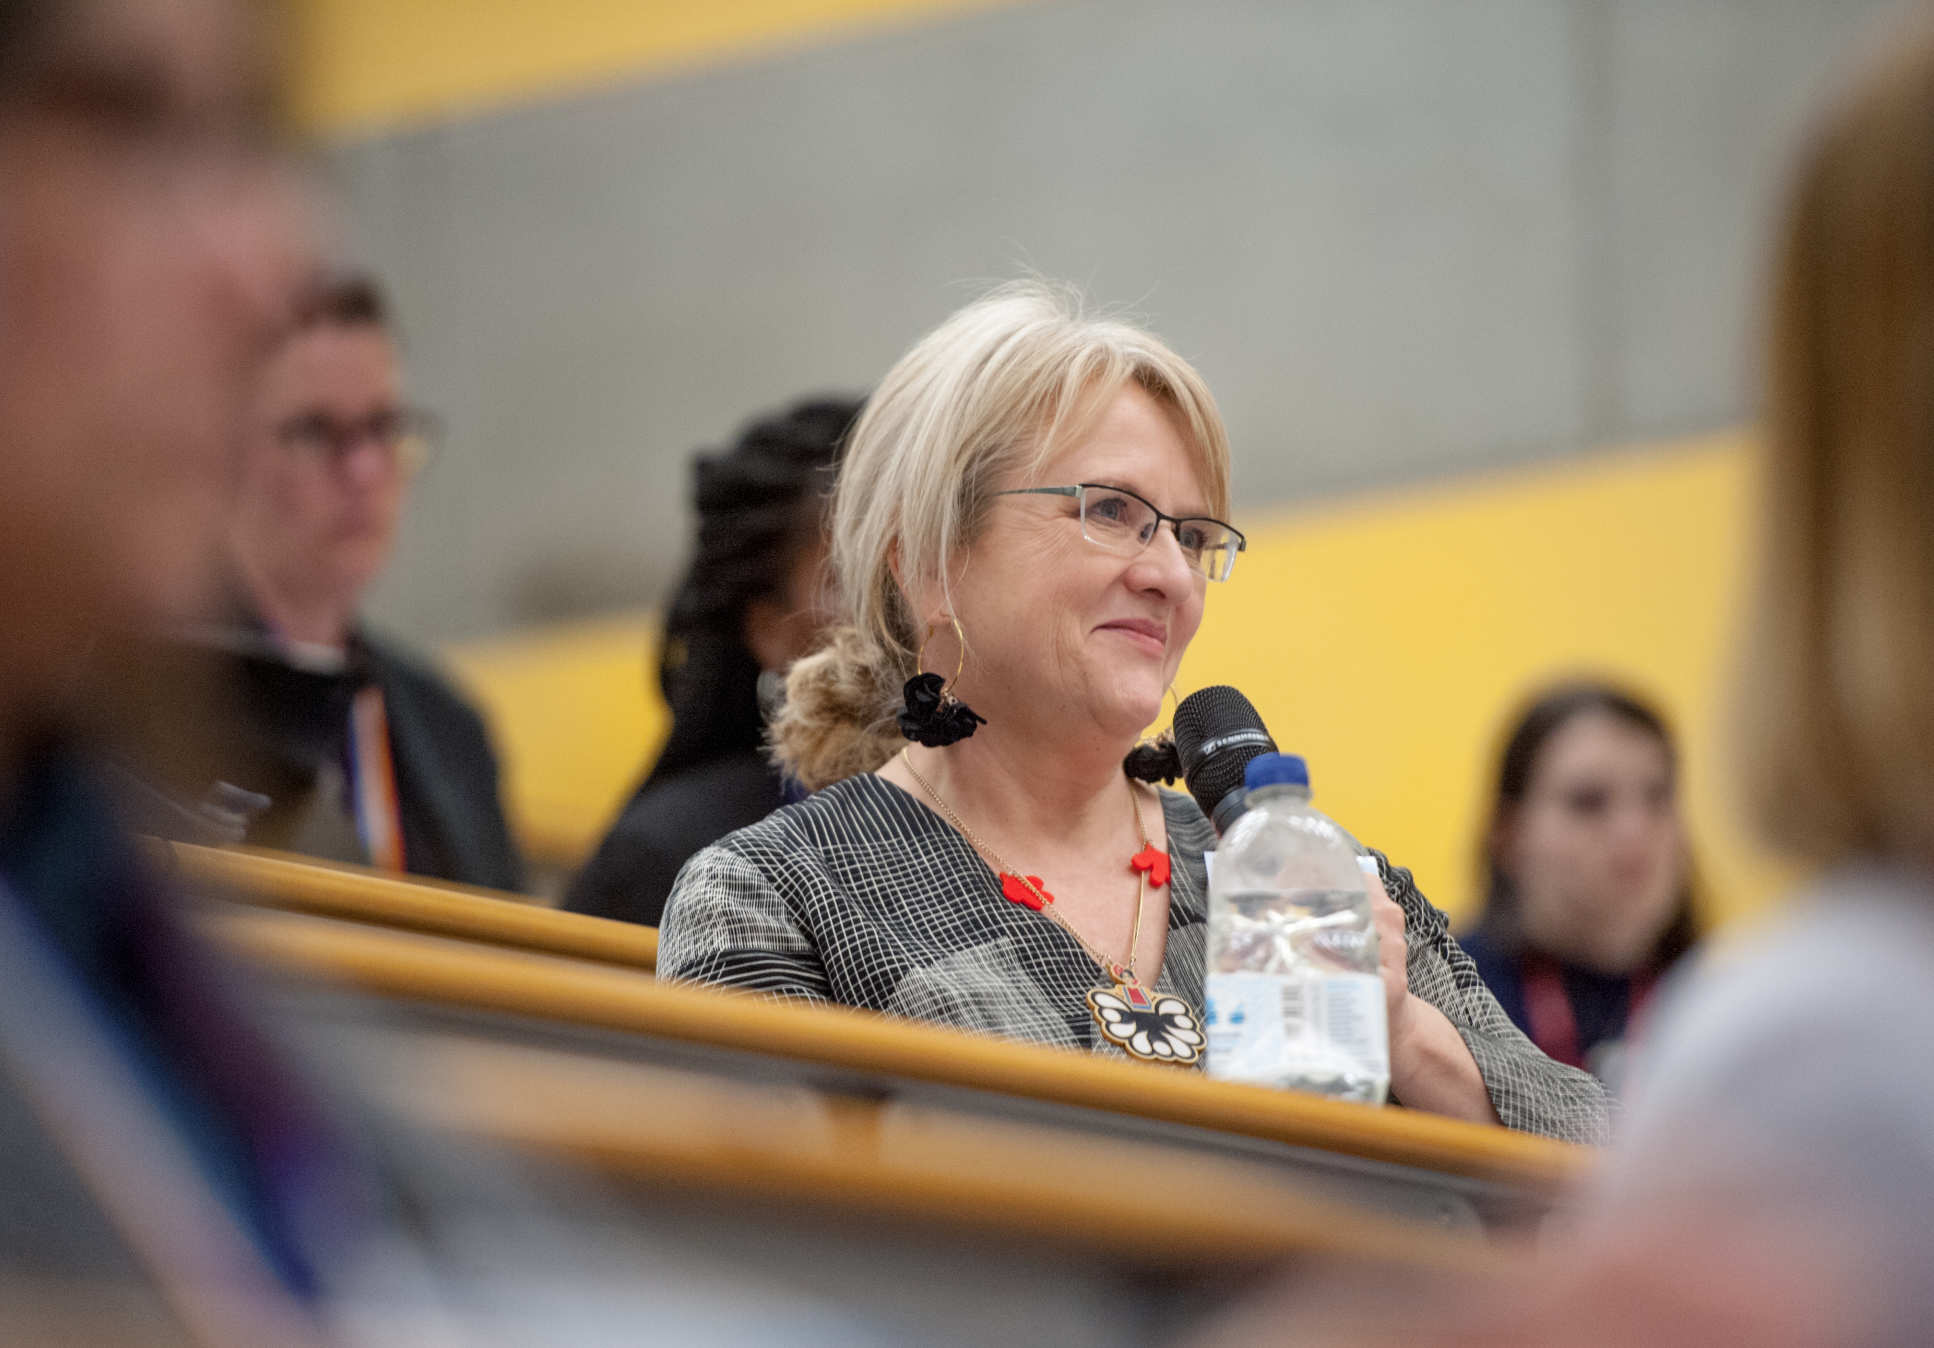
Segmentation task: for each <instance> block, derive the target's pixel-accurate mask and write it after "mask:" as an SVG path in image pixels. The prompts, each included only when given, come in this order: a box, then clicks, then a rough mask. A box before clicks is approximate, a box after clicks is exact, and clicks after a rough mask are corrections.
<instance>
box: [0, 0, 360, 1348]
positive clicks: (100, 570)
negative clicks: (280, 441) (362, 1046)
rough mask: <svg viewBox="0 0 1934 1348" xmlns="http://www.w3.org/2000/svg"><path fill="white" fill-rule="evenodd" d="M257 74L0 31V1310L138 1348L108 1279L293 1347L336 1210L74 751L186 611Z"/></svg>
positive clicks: (32, 30) (199, 563)
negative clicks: (132, 635) (113, 672)
mask: <svg viewBox="0 0 1934 1348" xmlns="http://www.w3.org/2000/svg"><path fill="white" fill-rule="evenodd" d="M270 42H271V34H270V32H269V31H268V29H267V27H266V26H265V24H264V22H263V19H262V15H261V13H260V11H259V10H257V9H256V8H255V7H254V6H250V5H245V4H241V3H235V2H234V0H65V2H63V3H43V4H8V5H5V6H4V7H0V184H3V185H4V187H3V190H0V199H4V201H5V203H6V208H5V210H4V211H0V346H3V347H4V354H0V465H4V479H5V482H6V490H5V491H3V492H0V572H4V574H5V575H6V577H7V579H6V583H5V585H4V586H0V1167H4V1170H3V1171H0V1178H3V1179H4V1183H0V1282H3V1283H5V1284H6V1286H5V1288H4V1289H0V1310H4V1311H5V1312H6V1313H8V1314H15V1313H23V1308H25V1307H28V1306H29V1305H30V1304H31V1293H32V1289H33V1288H35V1287H43V1288H45V1287H52V1288H55V1289H59V1288H62V1287H65V1288H68V1289H70V1291H69V1295H68V1297H67V1299H66V1301H65V1303H64V1307H65V1310H67V1311H69V1312H73V1313H76V1314H80V1315H82V1316H83V1317H85V1316H86V1315H87V1314H89V1313H99V1314H100V1315H102V1316H109V1317H111V1315H112V1314H113V1313H116V1312H121V1311H125V1312H126V1313H127V1314H128V1315H129V1317H130V1319H131V1321H134V1322H140V1323H143V1324H144V1325H146V1324H147V1321H148V1319H149V1316H148V1312H149V1311H152V1310H154V1309H155V1307H154V1306H153V1305H152V1304H140V1303H141V1298H139V1297H136V1298H135V1302H134V1303H129V1302H124V1301H119V1300H117V1299H116V1297H115V1296H114V1295H111V1294H109V1290H108V1289H111V1288H115V1287H119V1286H121V1285H123V1283H124V1281H125V1280H127V1279H129V1278H130V1276H132V1278H133V1279H134V1280H135V1281H136V1282H142V1281H145V1282H146V1283H147V1285H149V1286H152V1287H155V1288H159V1289H160V1294H161V1297H162V1299H163V1300H165V1301H167V1302H168V1303H170V1309H171V1310H172V1311H173V1312H174V1313H175V1314H176V1315H178V1316H179V1317H180V1318H181V1320H182V1321H184V1322H186V1324H187V1326H188V1328H189V1330H190V1332H192V1333H195V1334H197V1335H199V1336H201V1337H204V1338H216V1339H222V1340H225V1341H240V1340H242V1339H244V1338H247V1337H251V1336H252V1337H253V1338H254V1341H256V1342H281V1341H294V1340H290V1339H288V1338H286V1337H285V1336H287V1335H293V1334H297V1333H299V1332H301V1329H302V1320H303V1318H304V1317H303V1316H301V1315H300V1313H299V1312H297V1311H295V1310H294V1309H293V1308H295V1307H296V1306H298V1305H299V1304H300V1303H301V1302H302V1301H303V1300H304V1298H305V1297H306V1296H307V1295H308V1294H309V1293H310V1291H311V1290H312V1289H313V1288H314V1287H315V1276H316V1268H315V1265H314V1263H313V1262H312V1258H311V1255H312V1254H313V1247H312V1246H311V1245H310V1243H309V1239H308V1238H309V1237H310V1236H312V1235H320V1233H321V1231H322V1230H324V1229H328V1230H331V1231H334V1230H337V1229H340V1226H339V1222H338V1219H339V1218H342V1217H343V1216H344V1215H345V1214H346V1213H348V1212H349V1211H351V1210H353V1209H354V1208H355V1207H356V1204H357V1198H358V1196H357V1194H356V1192H355V1190H354V1186H353V1185H341V1186H339V1185H338V1184H337V1183H336V1182H335V1181H336V1178H337V1176H336V1173H335V1170H334V1167H333V1164H332V1161H331V1153H330V1152H329V1150H328V1148H327V1147H326V1145H323V1144H322V1143H321V1141H320V1134H319V1133H318V1132H317V1131H316V1130H314V1129H312V1128H311V1127H310V1126H309V1121H310V1115H309V1114H308V1112H307V1111H306V1109H305V1108H304V1106H303V1104H302V1102H301V1100H300V1097H299V1093H298V1092H297V1091H296V1090H294V1089H293V1088H291V1087H290V1086H289V1085H288V1083H287V1082H286V1081H285V1080H284V1079H283V1078H282V1077H281V1076H280V1075H279V1074H278V1072H277V1071H276V1070H275V1069H274V1068H273V1067H272V1066H270V1065H269V1059H268V1055H266V1054H265V1053H264V1052H263V1051H262V1049H261V1046H260V1044H259V1043H258V1041H257V1040H256V1038H255V1036H254V1034H253V1032H252V1030H251V1029H250V1027H249V1024H248V1022H247V1021H246V1019H245V1018H244V1017H241V1016H237V1015H232V1014H229V1013H228V1011H227V1010H226V1008H225V1006H224V1004H223V1001H222V998H221V996H220V994H219V991H218V990H217V989H215V988H214V987H213V986H212V985H211V984H210V982H209V980H207V979H206V978H205V976H204V965H203V963H202V961H201V960H200V959H199V958H198V953H197V952H196V951H194V950H193V949H192V947H191V943H190V942H188V940H187V939H186V937H185V935H184V933H183V932H182V931H181V930H180V929H179V928H178V927H177V926H176V925H175V923H174V922H173V920H172V914H171V912H170V911H169V906H168V905H167V904H166V903H165V902H164V901H163V900H162V898H161V896H160V895H159V894H158V893H157V891H156V889H155V887H154V886H153V884H152V883H151V882H149V881H148V880H147V879H146V878H145V877H144V876H143V874H142V872H141V868H140V867H139V865H138V864H137V863H136V862H135V859H134V858H133V856H132V854H131V852H130V850H129V849H128V848H127V846H126V845H125V844H124V843H123V842H122V841H121V839H120V838H119V836H118V835H117V833H116V832H115V829H114V827H113V825H112V824H111V822H110V820H109V817H108V813H107V810H106V807H105V805H104V804H103V797H102V794H101V790H100V788H98V787H97V785H96V782H95V778H94V773H93V770H92V768H91V767H90V764H89V761H88V758H87V755H86V754H85V752H84V751H83V749H82V747H81V741H82V739H83V738H84V735H83V731H84V729H85V723H86V722H87V721H88V719H89V717H90V714H91V712H92V710H93V708H92V706H91V705H90V693H89V686H88V682H87V678H86V675H87V673H88V668H89V666H88V656H89V654H90V651H91V649H92V647H93V644H94V642H95V640H96V638H97V636H98V635H99V634H100V633H101V632H102V631H103V629H111V628H114V627H117V626H122V625H141V624H147V623H152V622H156V621H160V620H165V619H167V618H170V617H179V616H180V615H182V614H183V613H185V612H188V611H189V610H190V609H191V607H192V605H193V604H194V602H195V601H196V599H197V597H198V596H199V594H200V593H201V592H202V591H203V588H204V586H205V583H206V581H207V579H208V576H209V571H210V564H211V562H212V559H213V553H214V540H215V538H216V536H217V532H218V528H219V521H220V518H221V512H222V509H223V506H224V503H225V499H226V494H227V492H228V489H229V485H230V484H229V476H230V470H231V449H232V445H233V437H234V433H235V426H236V422H235V418H236V417H237V415H238V414H239V412H240V410H241V406H242V402H243V399H244V398H245V396H246V392H247V387H248V382H247V381H248V379H249V377H250V375H251V374H252V372H253V365H254V363H255V361H256V360H257V359H258V357H259V356H260V354H261V351H262V348H263V343H264V341H265V339H266V337H267V334H268V332H269V329H270V327H271V325H272V324H273V323H275V322H279V321H281V320H282V319H283V318H284V317H285V316H286V312H287V305H288V303H289V300H290V298H291V297H292V295H293V293H294V289H295V283H296V279H297V276H298V275H299V270H298V269H299V268H300V267H302V266H304V265H306V263H305V261H304V257H305V250H306V243H305V242H304V240H305V237H306V227H305V226H304V225H303V223H302V216H301V214H300V205H299V201H298V199H297V195H296V193H295V191H294V189H293V188H292V186H291V181H290V177H289V174H288V171H287V170H286V168H284V167H283V166H282V165H281V164H280V163H278V161H277V156H276V154H275V153H274V152H273V145H274V139H275V131H276V128H275V126H274V124H273V121H272V118H273V116H274V113H275V110H276V108H277V92H276V91H277V84H276V81H275V79H274V78H273V74H274V71H273V65H272V61H271V56H270V50H271V48H270ZM185 988H193V989H195V991H194V992H193V993H192V994H188V995H184V989H185ZM137 1270H138V1272H137ZM77 1283H79V1284H84V1285H86V1286H88V1287H90V1288H91V1289H92V1291H91V1292H90V1293H89V1295H88V1296H87V1297H86V1298H85V1299H82V1298H80V1297H78V1296H76V1295H74V1294H73V1292H72V1291H71V1289H72V1288H74V1287H75V1286H76V1284H77ZM54 1299H55V1301H56V1303H57V1304H58V1303H61V1298H60V1297H59V1296H58V1295H56V1296H55V1298H54ZM69 1328H70V1329H75V1330H80V1329H82V1328H83V1326H78V1325H71V1324H70V1326H69ZM15 1329H16V1331H17V1330H18V1326H17V1325H16V1326H15ZM91 1332H92V1334H93V1336H95V1337H98V1338H102V1339H113V1338H120V1337H122V1334H121V1333H119V1332H116V1331H113V1330H110V1329H108V1328H106V1327H105V1326H100V1325H96V1326H95V1328H94V1330H93V1331H91ZM152 1332H158V1331H156V1330H155V1329H154V1327H153V1326H148V1327H147V1328H144V1329H143V1330H142V1331H141V1332H140V1333H138V1334H137V1333H133V1332H129V1333H127V1334H126V1337H125V1341H130V1342H134V1341H143V1342H145V1341H150V1338H149V1334H150V1333H152ZM49 1337H50V1338H51V1337H53V1335H51V1334H50V1335H49Z"/></svg>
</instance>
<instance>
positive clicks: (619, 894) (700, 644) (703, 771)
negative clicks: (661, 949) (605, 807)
mask: <svg viewBox="0 0 1934 1348" xmlns="http://www.w3.org/2000/svg"><path fill="white" fill-rule="evenodd" d="M859 410H860V402H859V400H858V399H854V398H844V399H834V398H828V399H816V400H813V401H810V402H802V403H800V404H798V405H797V406H795V407H793V408H791V409H790V410H788V411H786V412H785V413H783V414H781V415H778V416H772V417H767V418H764V419H762V420H760V421H756V422H754V423H752V425H750V426H748V427H746V429H745V430H744V431H743V432H742V433H741V434H740V436H739V440H738V443H737V444H735V445H733V446H732V448H731V449H729V450H727V451H726V452H725V453H722V454H712V455H707V456H704V457H701V458H700V459H699V460H698V461H697V463H696V464H694V472H693V478H694V486H695V491H694V493H693V494H694V496H695V498H696V504H697V506H698V541H697V544H696V546H695V547H694V548H693V551H692V562H691V566H690V568H689V569H688V570H687V572H686V574H685V578H684V580H683V581H682V582H680V584H679V587H678V593H677V594H676V596H674V597H673V599H672V603H671V610H670V612H669V613H667V614H666V617H665V635H664V643H663V646H662V648H661V652H660V655H659V660H658V686H659V687H660V688H661V689H662V690H663V691H664V694H665V703H666V705H667V707H668V708H669V709H670V711H671V719H672V729H671V737H670V738H669V739H668V740H666V742H665V747H664V749H663V750H661V751H660V752H659V755H658V761H657V762H656V763H655V764H653V766H652V769H651V773H650V775H649V776H647V777H646V778H645V780H644V783H643V784H642V785H641V786H639V788H638V791H637V794H635V795H634V796H633V797H632V798H631V801H630V803H629V804H627V805H626V806H625V808H624V811H623V813H621V814H620V815H619V816H618V819H617V822H615V823H614V824H613V825H612V826H611V831H610V833H608V834H607V835H606V836H605V839H604V841H603V842H602V843H601V844H599V846H598V850H597V852H596V854H595V855H593V856H592V858H591V860H590V861H589V862H588V863H586V865H585V867H584V869H583V870H582V871H580V872H579V873H578V876H577V879H576V880H574V881H573V882H572V884H571V888H570V891H569V893H567V894H566V896H565V899H564V907H566V908H568V909H570V910H572V911H573V912H579V913H593V914H596V915H597V916H599V917H615V918H621V919H623V920H624V921H627V922H643V923H645V924H647V925H649V926H656V925H657V923H658V920H659V918H660V917H661V916H662V915H663V914H664V911H665V898H666V896H667V895H669V894H670V893H671V888H672V881H673V879H674V878H676V877H677V875H678V868H679V867H681V866H683V865H684V864H685V861H686V858H688V857H690V856H691V855H692V853H694V852H696V851H698V850H699V848H701V847H704V846H705V845H706V844H708V843H713V842H717V841H718V840H719V839H720V838H722V837H724V836H725V835H726V834H728V833H730V832H732V831H733V830H734V829H738V828H743V827H744V826H745V825H747V824H753V823H757V822H758V821H759V820H761V819H763V818H765V817H766V816H767V815H768V814H771V813H772V812H773V811H774V810H776V809H778V808H779V807H780V806H781V805H783V804H785V803H786V799H787V788H786V783H785V780H784V779H783V778H782V777H781V776H780V773H779V769H778V768H776V767H774V766H773V765H772V759H771V757H770V755H768V754H767V752H766V713H765V707H766V706H767V705H772V704H776V702H777V700H778V697H779V696H780V695H782V693H783V689H784V686H785V683H784V674H785V671H786V668H787V666H789V665H791V664H792V662H793V661H794V660H796V659H798V658H799V657H800V656H802V655H804V654H805V653H806V652H807V651H809V650H811V649H812V648H813V646H814V645H815V644H817V642H818V640H819V636H820V632H821V630H822V629H823V628H824V626H825V624H826V621H827V618H828V610H829V607H830V603H829V600H828V598H827V596H826V593H825V586H826V535H825V521H824V518H823V516H824V513H825V503H826V500H827V498H828V497H829V496H830V495H831V493H832V486H833V472H834V470H835V469H836V468H837V466H838V459H839V451H840V446H841V443H842V441H843V440H844V439H845V436H846V432H847V430H848V429H849V428H850V427H851V426H852V424H853V418H854V417H856V416H858V415H859Z"/></svg>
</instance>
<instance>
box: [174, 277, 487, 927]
mask: <svg viewBox="0 0 1934 1348" xmlns="http://www.w3.org/2000/svg"><path fill="white" fill-rule="evenodd" d="M432 429H433V426H432V423H431V420H430V418H429V417H428V415H427V414H425V413H423V412H421V411H418V410H417V409H415V408H413V407H411V406H410V405H409V404H408V403H406V402H405V401H404V399H403V387H402V382H401V372H400V369H399V362H398V357H397V349H396V342H395V340H394V338H393V337H392V336H391V333H390V331H389V326H388V318H387V315H386V310H385V306H384V303H383V299H382V296H381V294H380V293H379V292H378V290H377V289H376V286H375V284H374V283H373V282H371V281H369V280H367V279H364V278H361V277H348V278H341V279H333V280H328V281H324V282H319V283H318V284H316V285H315V286H314V287H313V288H312V289H311V290H310V291H309V292H308V293H307V294H306V295H305V297H304V298H303V300H302V303H301V307H300V309H299V312H298V314H297V317H296V319H295V322H294V323H293V324H292V325H291V326H290V327H289V329H288V330H287V331H286V333H284V335H283V336H282V338H281V340H280V341H279V343H278V344H277V346H276V348H275V350H274V351H273V352H272V353H271V354H270V356H269V358H268V359H267V361H266V362H265V364H264V366H263V368H262V370H261V371H260V374H259V378H258V382H257V385H256V388H255V396H254V401H253V406H252V409H251V414H250V418H249V421H248V423H247V432H246V437H245V438H246V444H245V446H244V449H243V454H242V468H241V475H240V479H241V480H240V486H239V488H238V491H237V498H236V501H235V504H234V509H233V512H232V517H231V527H230V529H229V534H228V547H227V571H228V587H227V597H226V600H225V601H224V603H223V605H222V606H221V608H220V609H219V611H217V612H216V613H215V614H214V615H213V617H212V620H211V621H209V622H207V623H205V624H203V625H201V626H199V627H195V628H192V629H189V630H187V631H186V632H184V633H178V634H176V635H177V636H178V637H179V638H180V639H178V640H170V641H167V642H164V643H161V645H160V646H159V648H158V649H153V650H144V651H143V652H142V660H143V664H144V668H146V669H149V670H155V671H158V672H159V677H158V679H157V682H158V684H159V685H160V687H161V688H162V689H163V692H162V694H161V701H162V702H163V703H164V704H166V705H163V706H159V707H156V708H155V709H154V710H153V711H152V712H151V713H150V716H149V722H150V723H149V724H148V725H146V726H144V727H143V730H144V731H145V732H146V733H147V735H148V736H149V738H150V740H151V741H161V742H160V743H156V744H154V745H153V746H152V747H151V751H150V753H149V754H148V755H146V756H145V757H146V759H147V760H148V761H144V762H143V763H142V764H141V765H140V769H139V770H140V771H141V772H143V773H144V774H146V775H148V776H149V777H150V779H151V780H152V781H153V782H154V784H155V785H157V786H160V787H161V788H162V789H163V791H164V792H166V793H167V794H168V795H169V796H171V797H172V798H173V799H176V800H181V801H199V800H206V799H207V798H208V796H209V793H211V792H223V791H225V792H226V793H227V798H228V800H229V801H230V802H233V801H235V800H236V799H237V798H238V794H239V793H237V792H236V790H235V789H236V788H239V789H240V791H241V792H246V793H254V794H255V795H256V796H259V797H261V798H263V799H262V800H260V801H256V802H253V804H254V805H255V807H256V808H257V809H259V813H256V814H255V816H254V817H253V818H247V817H246V814H247V811H246V810H245V811H244V822H243V824H242V828H241V830H239V831H241V837H240V840H241V841H246V842H250V843H258V844H261V845H263V846H267V847H277V848H284V849H287V850H290V851H296V852H305V853H308V854H310V855H313V856H319V857H325V858H330V859H333V860H338V861H355V862H363V863H368V864H371V865H375V866H379V867H382V868H384V869H387V870H395V871H409V872H413V873H416V874H420V875H431V876H437V877H439V878H442V879H446V880H456V881H462V882H464V883H468V884H475V885H487V886H490V887H492V888H495V889H507V890H515V889H517V888H519V886H520V885H521V883H522V881H523V868H522V865H521V863H520V861H519V858H518V854H517V849H516V847H515V845H514V844H513V842H512V840H511V836H510V830H509V828H508V826H507V825H506V823H505V819H504V811H503V806H502V803H501V801H500V799H499V795H498V781H497V759H496V756H495V754H494V753H493V752H492V750H491V746H490V740H489V738H488V736H487V734H486V732H485V729H484V724H483V721H482V719H481V718H480V717H479V716H478V715H477V713H476V712H475V711H474V710H473V709H472V708H471V707H470V706H469V705H468V704H467V703H466V702H465V701H464V700H463V699H462V698H461V697H460V696H459V695H458V694H457V693H456V692H455V691H454V690H453V689H452V688H451V687H450V686H449V684H447V683H446V682H445V681H444V680H443V679H442V678H441V677H440V676H439V675H438V674H437V673H435V672H434V671H433V670H431V669H430V668H428V667H427V666H426V665H424V664H422V663H421V662H420V661H419V660H418V659H417V658H415V657H414V656H412V655H409V654H406V653H405V652H404V651H403V650H402V649H401V648H399V647H398V646H396V645H395V644H393V643H392V642H390V641H388V640H387V639H379V638H377V637H376V636H375V635H373V634H372V633H370V632H369V631H368V630H367V629H366V628H365V627H364V626H363V625H362V624H361V622H360V621H359V620H358V617H357V609H358V606H359V604H360V603H361V600H362V597H363V594H364V592H365V590H367V589H368V587H369V586H370V584H371V583H372V582H373V581H374V580H375V579H376V577H377V575H378V574H379V573H380V572H381V571H382V569H383V565H384V563H385V562H386V561H388V559H389V555H390V548H391V544H392V542H393V541H394V538H395V533H396V524H397V519H398V517H399V515H400V514H401V511H402V508H403V503H404V500H405V498H406V496H407V494H408V489H409V484H410V479H411V476H412V475H413V474H414V473H415V472H416V471H417V470H418V469H420V468H421V467H422V465H423V463H424V460H425V458H426V456H427V453H428V450H429V446H430V443H431V440H430V435H431V432H432ZM183 704H190V705H193V706H194V707H195V708H196V710H195V711H194V713H193V714H191V715H189V716H187V717H186V718H185V719H183V718H178V717H177V716H176V715H175V713H176V712H177V711H178V709H179V708H180V706H181V705H183ZM153 813H157V814H162V817H161V818H159V819H147V818H143V819H142V821H141V822H143V823H144V824H147V825H149V826H150V827H154V828H156V829H157V830H158V831H165V832H171V833H175V834H176V836H193V835H192V832H191V831H189V830H176V829H170V828H169V827H168V825H167V819H166V816H165V813H163V812H159V811H156V812H153Z"/></svg>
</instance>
